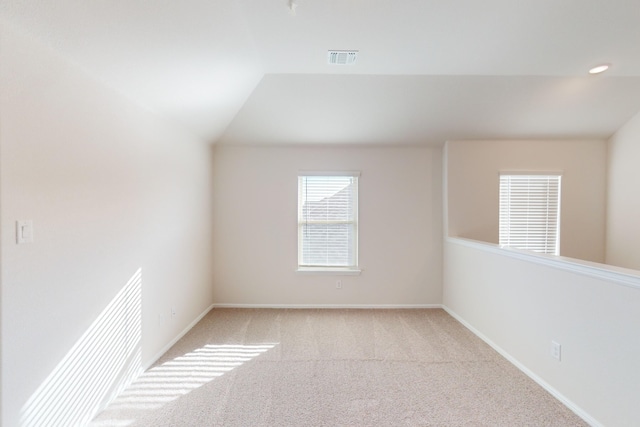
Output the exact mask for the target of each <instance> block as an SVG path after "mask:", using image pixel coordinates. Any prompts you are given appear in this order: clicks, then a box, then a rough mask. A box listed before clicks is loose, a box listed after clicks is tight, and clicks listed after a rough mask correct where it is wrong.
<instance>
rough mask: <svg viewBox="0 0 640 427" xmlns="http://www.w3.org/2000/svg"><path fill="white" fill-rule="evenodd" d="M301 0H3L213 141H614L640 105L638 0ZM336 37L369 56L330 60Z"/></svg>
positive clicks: (128, 89)
mask: <svg viewBox="0 0 640 427" xmlns="http://www.w3.org/2000/svg"><path fill="white" fill-rule="evenodd" d="M295 3H296V5H297V7H295V14H294V13H292V11H291V7H290V2H289V0H236V1H233V0H181V1H176V0H154V1H151V0H126V1H125V0H121V1H120V0H92V1H86V0H56V1H47V2H44V1H42V0H3V1H2V2H1V3H0V13H1V14H2V17H3V18H4V19H7V20H9V21H11V22H13V23H14V24H16V25H17V26H20V27H22V28H23V29H25V30H26V31H28V32H30V33H32V34H33V35H35V36H36V37H38V38H40V39H41V40H42V41H43V42H44V43H47V44H49V45H50V46H51V47H52V48H53V49H55V50H57V51H58V52H60V54H62V55H64V56H66V57H67V58H68V59H70V60H71V61H73V62H75V63H76V64H78V65H79V66H81V67H82V68H84V69H85V70H86V71H87V72H89V73H91V74H93V75H94V76H95V77H96V78H97V79H98V80H100V81H101V82H103V83H105V84H107V85H109V86H111V87H114V88H116V89H118V90H119V91H121V92H123V93H124V94H126V95H127V96H128V97H130V98H131V99H133V100H135V101H136V102H138V103H140V104H142V105H144V106H146V107H148V108H151V109H152V110H154V111H156V112H157V113H158V114H160V115H162V116H165V117H168V118H170V119H172V120H175V121H177V122H180V123H182V125H184V126H185V127H187V128H188V129H189V130H190V131H192V132H195V133H196V134H198V135H201V136H202V137H204V138H207V139H208V140H211V141H212V142H215V141H220V142H221V143H229V144H231V143H235V144H270V143H274V144H304V143H314V144H317V143H343V144H366V143H376V144H441V143H442V142H444V141H445V140H447V139H483V138H496V139H504V138H509V139H511V138H606V137H608V136H610V135H611V134H612V133H613V132H615V130H616V129H618V128H619V127H620V126H621V125H622V124H624V122H625V121H626V120H628V119H629V118H630V117H631V116H632V115H633V114H635V113H637V112H638V111H640V1H638V0H562V1H552V0H535V1H534V0H528V1H523V0H485V1H477V0H448V1H443V0H405V1H404V2H399V1H393V0H295ZM329 49H356V50H359V56H358V60H357V63H356V64H354V65H350V66H342V67H340V66H331V65H328V64H327V50H329ZM602 62H608V63H611V64H612V67H611V69H610V70H609V71H608V72H607V73H605V74H604V75H601V76H597V77H594V76H588V75H587V70H588V69H589V68H590V67H592V66H594V65H596V64H599V63H602Z"/></svg>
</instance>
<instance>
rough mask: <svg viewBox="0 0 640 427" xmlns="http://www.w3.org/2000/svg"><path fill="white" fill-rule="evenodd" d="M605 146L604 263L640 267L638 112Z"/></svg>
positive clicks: (639, 131) (639, 119)
mask: <svg viewBox="0 0 640 427" xmlns="http://www.w3.org/2000/svg"><path fill="white" fill-rule="evenodd" d="M608 147H609V151H608V161H609V164H608V166H609V167H608V187H607V196H608V197H607V246H606V247H607V264H611V265H617V266H621V267H626V268H633V269H636V270H640V168H639V167H638V165H639V162H640V113H638V114H636V115H635V116H634V117H633V118H632V119H631V120H630V121H629V122H628V123H627V124H626V125H624V126H623V127H622V128H620V129H619V130H618V132H616V133H615V134H614V135H613V136H612V137H611V139H609V145H608Z"/></svg>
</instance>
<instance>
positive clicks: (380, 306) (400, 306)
mask: <svg viewBox="0 0 640 427" xmlns="http://www.w3.org/2000/svg"><path fill="white" fill-rule="evenodd" d="M212 307H213V308H280V309H282V308H301V309H304V308H306V309H314V308H323V309H324V308H342V309H347V308H348V309H351V308H353V309H359V308H368V309H371V308H375V309H414V308H442V304H235V303H221V304H213V306H212Z"/></svg>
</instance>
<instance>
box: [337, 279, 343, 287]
mask: <svg viewBox="0 0 640 427" xmlns="http://www.w3.org/2000/svg"><path fill="white" fill-rule="evenodd" d="M336 289H342V280H340V279H338V280H336Z"/></svg>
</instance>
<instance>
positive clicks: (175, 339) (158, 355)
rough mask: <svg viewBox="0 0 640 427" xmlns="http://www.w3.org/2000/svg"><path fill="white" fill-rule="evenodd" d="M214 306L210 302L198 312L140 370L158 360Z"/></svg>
mask: <svg viewBox="0 0 640 427" xmlns="http://www.w3.org/2000/svg"><path fill="white" fill-rule="evenodd" d="M214 306H215V304H211V305H210V306H209V307H207V308H206V309H205V310H204V311H203V312H202V313H200V315H199V316H198V317H196V318H195V319H194V320H193V321H192V322H191V323H189V324H188V325H187V327H186V328H184V329H183V330H182V332H180V333H179V334H178V335H177V336H176V337H175V338H174V339H172V340H171V341H170V342H169V343H168V344H167V345H165V346H164V347H162V349H161V350H160V351H159V352H158V353H156V355H155V356H154V357H153V359H151V362H149V363H146V364H145V365H143V369H142V371H143V372H144V371H146V370H147V369H149V368H150V367H151V366H153V364H154V363H156V362H157V361H158V359H160V358H161V357H162V355H163V354H165V353H166V352H167V351H169V349H170V348H171V347H173V345H174V344H175V343H177V342H178V341H180V339H181V338H182V337H184V336H185V335H186V334H187V332H189V331H190V330H191V329H192V328H193V327H194V326H196V324H197V323H198V322H199V321H201V320H202V318H203V317H204V316H206V315H207V314H208V313H209V312H210V311H211V309H212V308H213V307H214Z"/></svg>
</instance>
